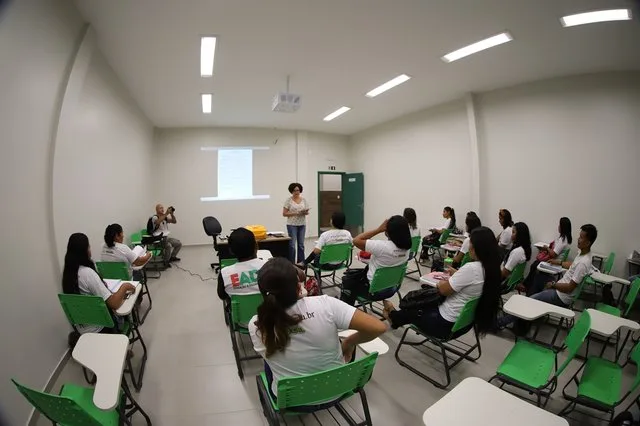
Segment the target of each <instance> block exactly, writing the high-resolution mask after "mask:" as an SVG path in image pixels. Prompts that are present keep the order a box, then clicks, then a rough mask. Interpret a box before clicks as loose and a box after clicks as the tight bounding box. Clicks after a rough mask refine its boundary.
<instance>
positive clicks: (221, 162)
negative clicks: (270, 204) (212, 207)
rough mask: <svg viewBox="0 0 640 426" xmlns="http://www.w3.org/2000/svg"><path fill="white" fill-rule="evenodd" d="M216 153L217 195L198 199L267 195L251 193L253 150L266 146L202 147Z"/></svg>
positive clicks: (232, 198) (266, 196)
mask: <svg viewBox="0 0 640 426" xmlns="http://www.w3.org/2000/svg"><path fill="white" fill-rule="evenodd" d="M200 149H201V150H202V151H217V153H218V162H217V163H218V173H217V177H218V195H217V196H215V197H200V201H226V200H261V199H267V198H269V195H260V194H254V193H253V151H254V150H262V149H269V148H268V147H233V148H218V147H202V148H200Z"/></svg>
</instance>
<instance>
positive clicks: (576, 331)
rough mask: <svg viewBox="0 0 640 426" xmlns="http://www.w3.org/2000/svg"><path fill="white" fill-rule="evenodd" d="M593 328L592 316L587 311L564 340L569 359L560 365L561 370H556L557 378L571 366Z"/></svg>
mask: <svg viewBox="0 0 640 426" xmlns="http://www.w3.org/2000/svg"><path fill="white" fill-rule="evenodd" d="M590 328H591V316H589V312H587V311H586V310H585V311H583V312H582V314H581V315H580V319H579V320H578V321H577V322H576V323H575V325H574V326H573V328H571V330H570V331H569V334H567V337H566V338H565V339H564V345H565V346H566V347H567V359H565V360H564V362H563V363H562V364H561V365H560V368H558V369H557V370H556V373H555V376H556V377H557V376H559V375H560V374H561V373H562V371H563V370H564V369H565V368H566V367H567V365H569V362H571V360H572V359H573V357H574V356H576V354H577V353H578V351H579V350H580V346H582V343H584V339H585V338H586V337H587V336H588V335H589V329H590Z"/></svg>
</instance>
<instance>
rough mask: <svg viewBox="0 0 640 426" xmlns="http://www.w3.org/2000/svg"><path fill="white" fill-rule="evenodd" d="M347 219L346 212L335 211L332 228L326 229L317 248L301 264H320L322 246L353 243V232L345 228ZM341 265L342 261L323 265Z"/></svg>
mask: <svg viewBox="0 0 640 426" xmlns="http://www.w3.org/2000/svg"><path fill="white" fill-rule="evenodd" d="M346 221H347V219H346V217H345V215H344V213H342V212H334V213H333V214H332V215H331V226H332V229H330V230H328V231H325V232H323V233H322V234H321V235H320V238H318V242H317V243H316V246H315V248H314V249H313V251H312V252H311V254H310V255H309V256H308V257H307V258H306V259H305V260H304V262H303V263H302V264H301V265H300V266H301V267H303V268H306V267H307V265H309V264H310V263H313V264H314V266H318V263H319V261H320V253H321V252H322V247H324V246H330V245H333V244H351V243H352V242H353V237H352V236H351V232H349V231H347V230H346V229H344V225H345V223H346ZM341 265H342V263H329V264H325V265H322V268H323V269H337V268H338V267H340V266H341Z"/></svg>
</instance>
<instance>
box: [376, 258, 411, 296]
mask: <svg viewBox="0 0 640 426" xmlns="http://www.w3.org/2000/svg"><path fill="white" fill-rule="evenodd" d="M406 271H407V263H406V262H405V263H403V264H402V265H398V266H388V267H386V268H378V269H376V272H375V273H374V274H373V278H372V279H371V282H370V283H369V293H371V294H374V293H378V292H380V291H382V290H386V289H388V288H392V287H400V284H402V281H403V280H404V275H405V272H406Z"/></svg>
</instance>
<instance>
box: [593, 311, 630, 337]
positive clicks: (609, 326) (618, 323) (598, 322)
mask: <svg viewBox="0 0 640 426" xmlns="http://www.w3.org/2000/svg"><path fill="white" fill-rule="evenodd" d="M587 312H589V316H591V330H590V331H591V332H593V333H596V334H599V335H601V336H605V337H610V336H613V335H614V333H616V332H617V331H618V330H619V329H621V328H626V329H627V330H629V331H638V330H640V324H638V323H637V322H635V321H631V320H629V319H626V318H622V317H616V316H614V315H611V314H608V313H606V312H601V311H598V310H596V309H591V308H589V309H587Z"/></svg>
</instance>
